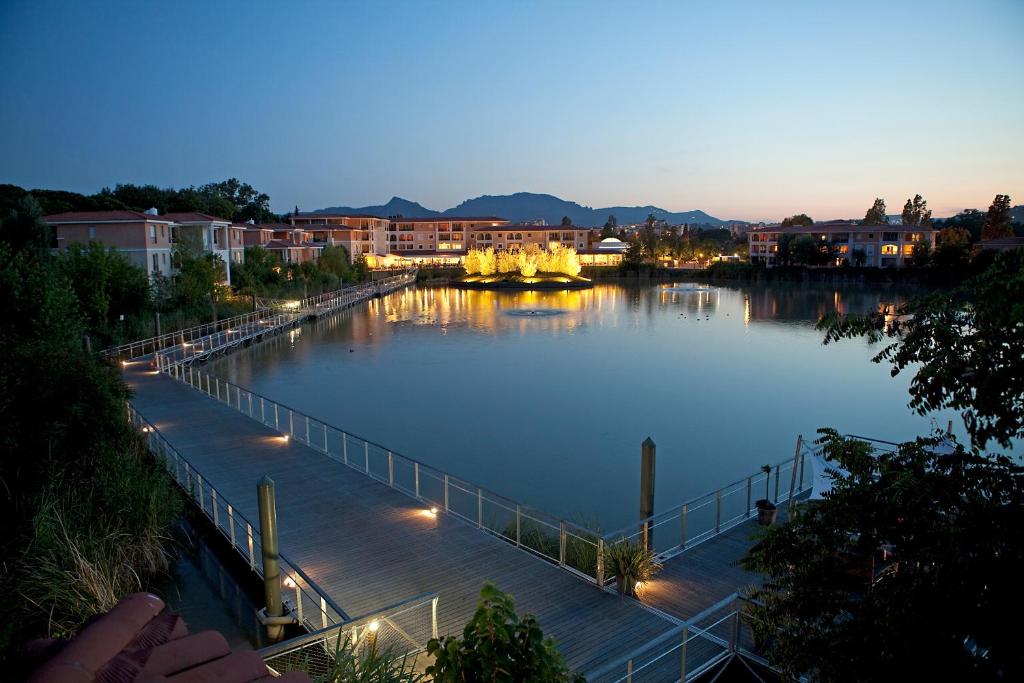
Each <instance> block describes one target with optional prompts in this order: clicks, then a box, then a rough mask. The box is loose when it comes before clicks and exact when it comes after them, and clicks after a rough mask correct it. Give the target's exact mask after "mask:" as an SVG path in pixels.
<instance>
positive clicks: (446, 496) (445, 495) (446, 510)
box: [444, 474, 448, 512]
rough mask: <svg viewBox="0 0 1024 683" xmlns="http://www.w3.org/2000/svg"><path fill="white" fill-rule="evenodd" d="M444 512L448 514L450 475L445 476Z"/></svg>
mask: <svg viewBox="0 0 1024 683" xmlns="http://www.w3.org/2000/svg"><path fill="white" fill-rule="evenodd" d="M444 511H445V512H448V475H447V474H446V475H444Z"/></svg>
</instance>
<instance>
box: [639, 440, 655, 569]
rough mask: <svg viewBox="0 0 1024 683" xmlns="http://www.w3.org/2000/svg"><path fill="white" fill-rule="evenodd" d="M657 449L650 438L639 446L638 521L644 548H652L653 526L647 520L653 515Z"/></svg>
mask: <svg viewBox="0 0 1024 683" xmlns="http://www.w3.org/2000/svg"><path fill="white" fill-rule="evenodd" d="M656 450H657V447H656V446H655V445H654V441H652V440H651V437H647V438H646V439H644V442H643V443H642V444H640V519H641V520H643V526H642V527H641V528H640V534H641V537H642V538H643V544H644V548H648V549H650V548H653V547H654V539H653V538H652V535H653V533H654V525H653V523H652V522H651V520H649V519H648V518H649V517H650V516H651V515H653V514H654V467H655V451H656Z"/></svg>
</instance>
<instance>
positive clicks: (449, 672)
mask: <svg viewBox="0 0 1024 683" xmlns="http://www.w3.org/2000/svg"><path fill="white" fill-rule="evenodd" d="M427 654H429V655H431V656H433V657H434V658H435V659H434V663H433V664H432V665H430V666H428V667H427V675H428V676H430V677H431V678H433V680H434V681H438V682H443V683H457V682H458V683H461V682H462V681H484V680H501V681H536V682H538V683H562V682H565V681H574V682H576V681H580V682H581V681H583V677H582V676H579V675H575V676H574V675H572V674H570V673H569V670H568V669H567V668H566V666H565V663H564V661H563V660H562V656H561V655H560V654H559V653H558V650H556V649H555V643H554V641H552V640H551V639H550V638H544V634H543V633H542V632H541V629H540V626H539V625H538V623H537V619H536V618H535V617H533V616H532V615H529V614H528V615H526V616H524V617H521V618H520V617H519V616H518V615H517V614H516V610H515V604H514V603H513V601H512V598H511V596H509V595H506V594H505V593H502V592H501V591H500V590H498V589H497V588H496V587H495V586H494V585H493V584H491V583H485V584H484V587H483V589H481V591H480V600H479V601H478V602H477V609H476V613H475V614H474V615H473V618H472V619H470V621H469V623H468V624H466V628H465V629H463V632H462V637H461V638H460V637H459V636H445V637H444V638H441V639H440V640H438V639H436V638H435V639H431V641H430V642H429V643H427Z"/></svg>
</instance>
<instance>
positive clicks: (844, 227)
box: [747, 221, 938, 268]
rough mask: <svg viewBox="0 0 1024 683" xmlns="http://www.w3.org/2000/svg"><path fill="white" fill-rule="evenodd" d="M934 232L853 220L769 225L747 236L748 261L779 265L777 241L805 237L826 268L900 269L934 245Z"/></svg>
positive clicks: (912, 227) (771, 265) (936, 232)
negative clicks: (825, 260) (925, 247)
mask: <svg viewBox="0 0 1024 683" xmlns="http://www.w3.org/2000/svg"><path fill="white" fill-rule="evenodd" d="M937 234H938V231H937V230H932V229H931V228H921V227H918V226H914V225H859V224H857V223H856V222H854V221H831V222H828V223H815V224H814V225H800V226H786V227H782V226H780V225H769V226H766V227H763V228H756V229H753V230H751V231H750V233H749V235H748V236H747V240H748V245H749V247H750V262H751V263H756V264H761V265H764V266H767V267H769V268H771V267H773V266H776V265H779V264H778V263H777V261H778V253H779V241H780V240H782V239H783V236H784V235H788V236H790V238H791V239H795V238H796V237H798V236H801V235H809V236H810V237H812V238H813V239H814V240H815V241H816V242H817V243H818V244H819V246H820V248H821V251H822V253H825V254H828V256H829V265H833V266H837V265H843V264H847V265H863V266H869V267H874V268H901V267H903V266H904V265H906V264H907V262H908V259H909V258H910V257H911V256H912V255H913V253H914V247H915V246H916V245H918V244H921V243H923V242H927V243H928V244H930V245H933V246H934V244H935V237H936V235H937Z"/></svg>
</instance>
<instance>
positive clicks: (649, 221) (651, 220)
mask: <svg viewBox="0 0 1024 683" xmlns="http://www.w3.org/2000/svg"><path fill="white" fill-rule="evenodd" d="M657 222H658V217H657V216H655V215H654V214H653V213H649V214H647V218H646V219H645V220H644V226H645V227H648V228H651V229H652V230H653V229H654V226H655V225H656V224H657Z"/></svg>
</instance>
